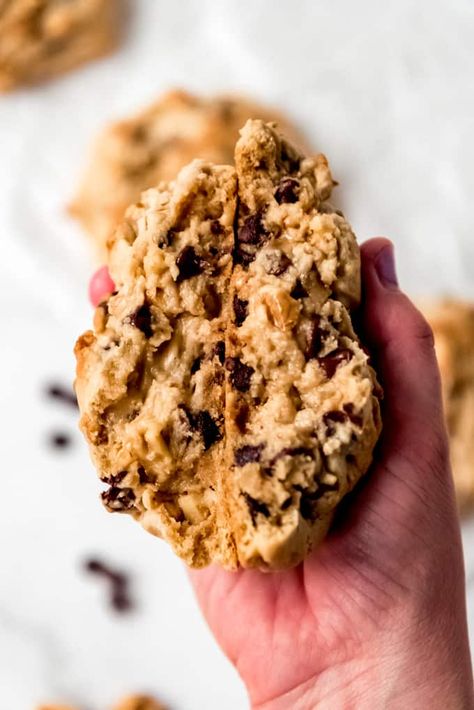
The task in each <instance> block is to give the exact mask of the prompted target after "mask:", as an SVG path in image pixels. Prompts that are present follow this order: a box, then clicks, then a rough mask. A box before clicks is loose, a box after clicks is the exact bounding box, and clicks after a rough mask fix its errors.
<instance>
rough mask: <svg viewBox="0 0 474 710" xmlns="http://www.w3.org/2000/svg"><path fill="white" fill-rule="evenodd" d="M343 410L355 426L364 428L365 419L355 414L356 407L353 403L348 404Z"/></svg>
mask: <svg viewBox="0 0 474 710" xmlns="http://www.w3.org/2000/svg"><path fill="white" fill-rule="evenodd" d="M343 410H344V411H345V413H346V414H347V416H348V417H349V419H350V420H351V422H352V423H353V424H355V425H356V426H360V427H361V426H362V424H363V423H364V419H363V417H362V416H361V415H359V414H356V413H355V407H354V405H353V404H352V402H347V403H346V404H345V405H344V406H343Z"/></svg>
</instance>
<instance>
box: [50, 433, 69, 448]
mask: <svg viewBox="0 0 474 710" xmlns="http://www.w3.org/2000/svg"><path fill="white" fill-rule="evenodd" d="M49 443H50V444H51V446H54V448H56V449H67V448H68V447H69V446H71V443H72V442H71V437H70V436H69V434H66V433H64V432H55V433H53V434H51V436H50V439H49Z"/></svg>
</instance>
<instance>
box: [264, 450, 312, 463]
mask: <svg viewBox="0 0 474 710" xmlns="http://www.w3.org/2000/svg"><path fill="white" fill-rule="evenodd" d="M285 456H306V457H309V458H311V459H313V458H314V455H313V452H312V451H311V449H308V448H306V447H305V446H286V447H285V448H283V449H282V450H281V451H279V452H278V453H277V454H275V456H274V457H273V458H272V459H271V461H270V466H274V464H275V463H276V462H277V461H279V459H282V458H284V457H285Z"/></svg>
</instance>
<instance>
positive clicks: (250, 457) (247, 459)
mask: <svg viewBox="0 0 474 710" xmlns="http://www.w3.org/2000/svg"><path fill="white" fill-rule="evenodd" d="M263 448H264V444H258V445H257V446H251V445H250V444H246V445H245V446H241V447H240V449H236V450H235V452H234V461H235V464H236V466H245V465H246V464H248V463H257V462H258V461H260V456H261V453H262V450H263Z"/></svg>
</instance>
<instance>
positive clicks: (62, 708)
mask: <svg viewBox="0 0 474 710" xmlns="http://www.w3.org/2000/svg"><path fill="white" fill-rule="evenodd" d="M37 710H74V708H73V707H71V706H70V705H41V706H40V707H39V708H37ZM112 710H166V708H165V706H164V705H162V704H161V703H159V702H158V701H157V700H155V699H154V698H152V697H150V696H149V695H129V696H127V697H126V698H123V700H121V701H120V702H119V703H117V704H116V705H114V706H113V709H112Z"/></svg>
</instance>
